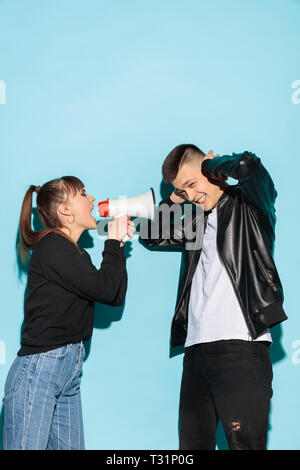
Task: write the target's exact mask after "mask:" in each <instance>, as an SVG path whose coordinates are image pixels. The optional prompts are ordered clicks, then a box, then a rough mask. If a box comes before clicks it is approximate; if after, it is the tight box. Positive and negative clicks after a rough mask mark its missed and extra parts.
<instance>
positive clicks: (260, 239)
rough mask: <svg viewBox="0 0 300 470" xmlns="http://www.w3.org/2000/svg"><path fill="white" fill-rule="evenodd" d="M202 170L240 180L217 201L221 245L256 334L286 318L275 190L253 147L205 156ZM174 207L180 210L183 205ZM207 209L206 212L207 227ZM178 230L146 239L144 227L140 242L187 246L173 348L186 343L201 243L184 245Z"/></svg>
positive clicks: (221, 254) (246, 317)
mask: <svg viewBox="0 0 300 470" xmlns="http://www.w3.org/2000/svg"><path fill="white" fill-rule="evenodd" d="M202 171H203V173H204V174H205V175H206V176H212V177H213V176H217V177H231V178H234V179H236V180H238V184H237V185H231V186H230V185H228V186H227V187H226V188H225V190H224V192H223V194H222V196H221V197H220V199H219V201H218V204H217V216H218V228H217V250H218V253H219V256H220V259H221V261H222V262H223V264H224V267H225V269H226V271H227V273H228V275H229V278H230V279H231V281H232V285H233V288H234V291H235V293H236V296H237V299H238V301H239V303H240V306H241V309H242V312H243V314H244V318H245V321H246V324H247V327H248V331H249V335H250V336H251V337H252V338H253V339H256V338H257V337H258V336H260V335H261V334H262V333H263V332H264V331H265V330H266V329H267V328H270V327H272V326H274V325H276V324H278V323H280V322H282V321H284V320H286V319H287V316H286V314H285V312H284V310H283V307H282V303H283V290H282V285H281V282H280V279H279V275H278V272H277V269H276V266H275V264H274V260H273V248H274V240H275V232H274V228H275V222H276V217H275V207H274V204H275V199H276V196H277V191H276V189H275V187H274V184H273V181H272V179H271V177H270V175H269V173H268V172H267V170H266V169H265V167H264V166H263V164H262V163H261V160H260V159H259V158H258V157H257V156H256V155H254V154H253V153H250V152H244V153H242V154H233V155H232V156H231V155H225V156H222V157H214V158H212V159H207V160H205V161H204V162H203V164H202ZM163 203H166V204H168V205H172V204H173V203H172V201H171V200H170V199H166V200H164V201H161V203H160V206H161V205H162V204H163ZM176 206H178V207H180V208H181V209H182V207H181V206H184V204H182V205H179V204H176ZM208 213H209V212H204V230H205V227H206V222H207V216H208ZM157 220H158V219H157ZM194 222H195V219H193V223H194ZM156 223H157V222H156ZM148 228H149V226H148ZM176 230H177V234H176V237H174V233H172V230H171V236H168V237H165V236H164V234H163V233H162V232H159V236H158V238H153V239H151V238H149V235H148V238H145V235H144V233H143V230H142V228H141V231H140V241H141V242H142V243H143V244H145V245H146V246H148V247H155V246H156V247H168V246H181V247H182V248H183V250H184V255H185V262H184V270H183V273H182V275H181V279H180V282H179V290H178V297H177V304H176V310H175V314H174V317H173V321H172V329H171V346H172V347H173V346H180V345H182V344H184V343H185V339H186V335H187V320H188V318H187V317H188V304H189V298H190V291H191V284H192V279H193V275H194V273H195V270H196V267H197V263H198V261H199V257H200V254H201V248H200V249H197V250H186V249H185V245H186V239H185V235H184V232H183V231H182V234H181V236H178V226H177V229H176Z"/></svg>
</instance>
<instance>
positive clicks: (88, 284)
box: [18, 233, 127, 356]
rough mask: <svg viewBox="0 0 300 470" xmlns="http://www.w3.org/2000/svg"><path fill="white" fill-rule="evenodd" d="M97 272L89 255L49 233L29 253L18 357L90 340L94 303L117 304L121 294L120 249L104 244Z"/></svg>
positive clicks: (123, 276) (123, 280) (123, 283)
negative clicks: (30, 254) (22, 325)
mask: <svg viewBox="0 0 300 470" xmlns="http://www.w3.org/2000/svg"><path fill="white" fill-rule="evenodd" d="M102 255H103V260H102V263H101V267H100V269H99V270H98V269H96V268H95V266H93V264H92V261H91V258H90V256H89V254H88V253H87V252H86V251H85V250H80V252H79V251H78V248H77V247H76V246H75V245H74V244H73V243H72V242H71V241H69V240H68V239H67V238H65V237H64V236H62V235H59V234H55V233H50V234H48V235H46V236H45V237H43V238H42V239H41V240H40V241H39V242H38V243H37V245H36V246H35V247H34V248H33V251H32V256H31V260H30V266H29V272H28V285H27V296H26V300H25V319H24V328H23V331H22V338H21V345H22V347H21V349H20V350H19V352H18V356H25V355H28V354H35V353H40V352H46V351H49V350H51V349H56V348H58V347H61V346H64V345H66V344H68V343H72V342H77V341H81V340H83V341H85V340H87V339H89V338H90V337H91V335H92V330H93V323H94V302H95V301H97V302H102V303H105V304H108V305H115V306H117V305H122V304H123V302H124V299H125V295H126V290H127V271H126V258H125V256H124V250H123V248H122V247H120V242H119V241H118V240H106V241H105V244H104V251H103V253H102Z"/></svg>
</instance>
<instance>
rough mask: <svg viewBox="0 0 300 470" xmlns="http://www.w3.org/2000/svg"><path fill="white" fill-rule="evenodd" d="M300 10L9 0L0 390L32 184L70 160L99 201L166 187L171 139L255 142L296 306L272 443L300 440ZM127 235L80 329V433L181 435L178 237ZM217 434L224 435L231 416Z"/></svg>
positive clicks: (288, 294) (271, 0)
mask: <svg viewBox="0 0 300 470" xmlns="http://www.w3.org/2000/svg"><path fill="white" fill-rule="evenodd" d="M299 24H300V1H299V0H285V1H282V0H244V1H243V2H241V1H238V0H227V1H224V0H209V1H208V0H186V1H184V2H183V1H181V0H164V1H161V0H151V1H150V0H149V1H148V0H143V1H142V0H126V1H123V0H85V1H82V0H39V1H36V0H0V103H1V104H0V165H1V166H0V168H1V205H0V211H1V265H0V267H1V270H0V276H1V283H0V285H1V319H0V391H1V398H2V397H3V392H4V383H5V379H6V376H7V372H8V370H9V367H10V366H11V364H12V361H13V360H14V358H15V356H16V353H17V351H18V349H19V345H20V332H21V327H22V322H23V308H24V295H25V288H26V281H27V273H26V270H24V269H23V268H22V267H21V265H20V263H19V262H18V260H17V255H16V242H17V232H18V219H19V214H20V208H21V203H22V199H23V197H24V194H25V192H26V190H27V188H28V186H29V185H30V184H34V185H42V184H43V183H45V182H46V181H48V180H50V179H52V178H56V177H59V176H63V175H75V176H78V177H79V178H80V179H81V180H82V181H83V182H84V184H85V186H86V189H87V191H88V192H89V193H90V194H92V195H94V196H95V198H96V199H97V201H101V200H104V199H106V198H107V197H110V198H113V199H118V198H119V196H128V197H132V196H135V195H138V194H142V193H144V192H146V191H148V190H149V188H150V187H153V189H154V191H155V194H156V199H157V202H158V201H159V200H160V199H161V197H162V195H165V193H166V192H167V191H168V190H170V188H166V187H165V186H164V185H163V183H162V176H161V165H162V162H163V160H164V158H165V157H166V155H167V154H168V153H169V151H170V150H171V149H172V148H173V147H175V146H176V145H178V144H181V143H193V144H196V145H197V146H199V147H200V148H201V149H202V150H203V151H205V152H207V151H209V150H210V149H213V150H214V151H215V152H216V153H218V154H221V155H222V154H231V153H232V152H236V153H239V152H243V151H244V150H248V151H251V152H254V153H255V154H256V155H257V156H258V157H260V158H261V159H262V161H263V163H264V165H265V166H266V168H267V169H268V171H269V172H270V174H271V175H272V178H273V180H274V183H275V186H276V188H277V191H278V197H277V200H276V215H277V225H276V242H275V254H274V256H275V262H276V265H277V269H278V272H279V275H280V279H281V282H282V284H283V288H284V295H285V301H284V309H285V312H286V314H287V315H288V320H287V321H286V322H284V323H283V324H282V325H280V326H277V327H275V328H273V329H272V335H273V345H272V346H271V357H272V362H273V368H274V380H273V390H274V395H273V399H272V406H271V414H270V429H269V436H268V447H269V448H270V449H299V448H300V437H299V424H298V423H299V418H300V411H299V397H298V395H299V373H300V316H299V298H298V293H299V263H300V260H299V229H300V226H299V209H298V200H299V178H298V175H299V170H300V164H299V161H300V152H299V151H300V145H299V124H300V67H299V60H298V57H299V51H300V33H299ZM231 183H233V184H234V183H235V182H234V181H232V182H231ZM35 217H36V208H35V201H34V209H33V219H34V218H35ZM81 243H82V246H84V247H85V249H86V250H87V251H88V252H89V254H90V255H91V257H92V260H93V263H94V265H95V266H99V264H100V262H101V259H102V251H103V247H104V239H103V238H101V237H100V236H99V235H98V233H97V231H90V232H89V233H88V234H86V235H85V236H84V237H83V239H82V240H81ZM125 251H126V256H127V268H128V276H129V278H128V293H127V297H126V301H125V304H124V305H123V306H122V307H118V308H112V307H107V306H105V305H102V304H97V305H96V313H95V328H94V334H93V337H92V340H91V341H90V342H89V344H87V345H86V346H87V358H86V360H85V363H84V369H83V376H82V400H83V413H84V426H85V440H86V447H87V449H178V405H179V390H180V380H181V373H182V360H183V354H182V350H181V351H172V350H170V343H169V341H170V327H171V319H172V316H173V312H174V307H175V302H176V293H177V282H178V277H179V271H180V264H181V253H179V252H165V253H163V252H161V251H150V250H147V249H146V248H144V247H143V246H142V245H141V244H140V243H139V241H138V239H137V238H135V239H133V240H132V241H131V242H128V243H127V245H126V250H125ZM217 441H218V445H217V447H218V448H219V449H223V448H226V442H225V439H224V435H223V433H222V429H219V430H218V439H217Z"/></svg>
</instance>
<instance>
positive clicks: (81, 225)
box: [69, 188, 97, 230]
mask: <svg viewBox="0 0 300 470" xmlns="http://www.w3.org/2000/svg"><path fill="white" fill-rule="evenodd" d="M94 201H95V198H94V197H93V196H90V195H89V194H87V192H86V190H85V188H82V189H81V190H80V191H78V192H77V194H76V196H70V197H69V208H70V212H71V214H72V215H73V216H74V222H73V223H74V224H76V226H77V227H78V229H82V230H90V229H95V228H96V227H97V225H96V219H95V217H93V216H92V213H91V212H92V210H93V208H94Z"/></svg>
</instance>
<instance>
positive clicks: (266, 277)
mask: <svg viewBox="0 0 300 470" xmlns="http://www.w3.org/2000/svg"><path fill="white" fill-rule="evenodd" d="M253 253H254V255H255V258H256V260H257V262H258V266H259V268H260V270H261V272H262V275H263V276H264V278H265V280H266V281H267V282H268V283H269V284H270V286H271V287H272V289H273V291H274V292H278V289H277V287H276V286H275V284H274V282H273V281H272V279H270V276H269V275H268V273H267V271H266V270H265V267H264V265H263V262H262V260H261V258H260V256H259V254H258V252H257V250H253Z"/></svg>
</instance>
